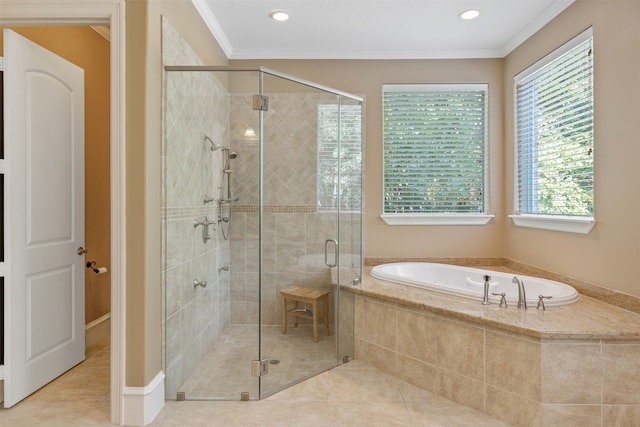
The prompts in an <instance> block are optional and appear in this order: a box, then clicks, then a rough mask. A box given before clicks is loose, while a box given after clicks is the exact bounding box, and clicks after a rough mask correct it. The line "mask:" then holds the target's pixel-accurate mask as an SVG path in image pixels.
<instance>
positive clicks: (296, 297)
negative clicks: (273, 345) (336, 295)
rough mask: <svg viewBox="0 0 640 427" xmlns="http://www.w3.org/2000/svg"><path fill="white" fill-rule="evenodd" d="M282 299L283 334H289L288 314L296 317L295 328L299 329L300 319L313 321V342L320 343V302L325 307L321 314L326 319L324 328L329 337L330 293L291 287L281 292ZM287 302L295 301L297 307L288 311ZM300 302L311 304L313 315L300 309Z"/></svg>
mask: <svg viewBox="0 0 640 427" xmlns="http://www.w3.org/2000/svg"><path fill="white" fill-rule="evenodd" d="M280 297H281V299H282V333H283V334H286V333H287V313H291V314H293V316H294V317H295V323H294V324H293V325H294V327H296V328H297V327H298V318H300V317H304V318H305V319H312V320H313V341H315V342H318V315H319V314H318V301H320V302H322V304H323V305H324V313H322V314H320V316H322V317H323V318H324V328H325V329H326V331H327V335H329V291H321V290H319V289H311V288H303V287H300V286H289V287H288V288H286V289H283V290H281V291H280ZM287 300H290V301H294V302H295V306H294V307H293V308H292V309H290V310H287ZM298 302H303V303H307V304H311V313H309V311H308V310H307V309H305V308H299V307H298Z"/></svg>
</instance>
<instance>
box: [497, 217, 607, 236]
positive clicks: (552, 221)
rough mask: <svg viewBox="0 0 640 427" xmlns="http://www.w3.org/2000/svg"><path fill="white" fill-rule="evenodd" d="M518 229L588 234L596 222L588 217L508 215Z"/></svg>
mask: <svg viewBox="0 0 640 427" xmlns="http://www.w3.org/2000/svg"><path fill="white" fill-rule="evenodd" d="M509 218H511V219H512V220H513V223H514V224H515V225H516V226H518V227H528V228H538V229H541V230H552V231H565V232H567V233H578V234H589V232H590V231H591V229H592V228H593V227H594V226H595V225H596V220H595V219H593V218H588V217H576V216H554V215H509Z"/></svg>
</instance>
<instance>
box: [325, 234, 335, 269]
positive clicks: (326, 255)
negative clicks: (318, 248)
mask: <svg viewBox="0 0 640 427" xmlns="http://www.w3.org/2000/svg"><path fill="white" fill-rule="evenodd" d="M329 243H333V264H330V263H329ZM324 263H325V264H326V265H327V267H335V266H336V265H338V241H337V240H336V239H327V240H325V241H324Z"/></svg>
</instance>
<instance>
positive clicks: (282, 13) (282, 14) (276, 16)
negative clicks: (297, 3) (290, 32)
mask: <svg viewBox="0 0 640 427" xmlns="http://www.w3.org/2000/svg"><path fill="white" fill-rule="evenodd" d="M269 18H271V19H273V20H274V21H278V22H283V21H286V20H287V19H289V12H287V11H286V10H284V9H276V10H272V11H271V13H269Z"/></svg>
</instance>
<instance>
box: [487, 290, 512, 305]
mask: <svg viewBox="0 0 640 427" xmlns="http://www.w3.org/2000/svg"><path fill="white" fill-rule="evenodd" d="M491 295H493V296H496V297H497V296H499V297H500V307H502V304H504V308H507V307H508V306H507V297H506V294H505V293H504V292H502V293H499V294H498V293H492V294H491Z"/></svg>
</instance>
